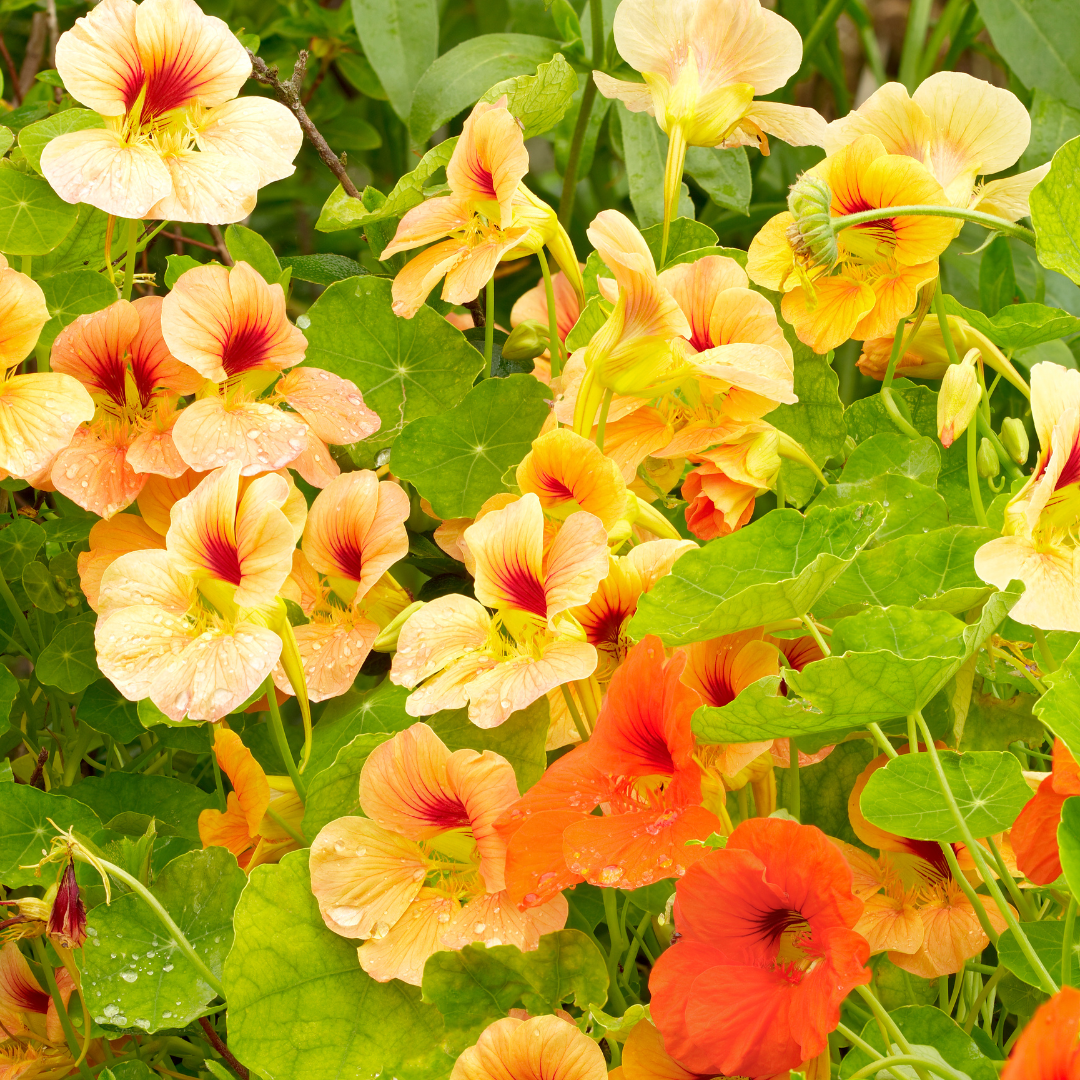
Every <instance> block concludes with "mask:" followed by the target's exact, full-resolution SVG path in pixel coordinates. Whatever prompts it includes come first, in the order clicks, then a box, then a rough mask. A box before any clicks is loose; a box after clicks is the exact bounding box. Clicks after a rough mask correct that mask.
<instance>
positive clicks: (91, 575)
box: [79, 514, 165, 611]
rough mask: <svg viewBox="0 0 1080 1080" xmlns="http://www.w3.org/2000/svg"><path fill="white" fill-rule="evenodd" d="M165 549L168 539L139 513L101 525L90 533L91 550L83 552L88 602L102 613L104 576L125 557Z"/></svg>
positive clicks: (83, 580) (81, 572)
mask: <svg viewBox="0 0 1080 1080" xmlns="http://www.w3.org/2000/svg"><path fill="white" fill-rule="evenodd" d="M164 546H165V539H164V537H162V536H160V535H159V534H158V533H156V532H154V530H153V529H151V528H150V526H149V525H147V524H146V521H145V520H144V519H143V518H141V517H138V516H137V515H135V514H118V515H117V516H116V517H114V518H113V519H112V520H110V521H99V522H97V523H96V524H95V525H94V527H93V528H92V529H91V530H90V550H89V551H83V552H80V553H79V584H80V585H81V586H82V591H83V594H84V595H85V596H86V602H87V603H88V604H89V605H90V606H91V607H92V608H93V609H94V611H99V610H100V608H99V604H98V594H99V592H100V591H101V578H102V575H104V573H105V571H106V570H107V569H108V568H109V567H110V566H111V565H112V564H113V563H114V562H115V561H116V560H117V559H118V558H119V557H120V556H121V555H124V554H126V553H127V552H129V551H142V550H145V549H147V548H163V547H164Z"/></svg>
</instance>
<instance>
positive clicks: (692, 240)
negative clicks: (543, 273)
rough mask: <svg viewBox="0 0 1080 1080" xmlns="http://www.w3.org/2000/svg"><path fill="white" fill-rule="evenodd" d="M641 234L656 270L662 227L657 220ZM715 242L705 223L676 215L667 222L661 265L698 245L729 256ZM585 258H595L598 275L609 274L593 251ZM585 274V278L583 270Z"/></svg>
mask: <svg viewBox="0 0 1080 1080" xmlns="http://www.w3.org/2000/svg"><path fill="white" fill-rule="evenodd" d="M641 237H642V239H643V240H644V241H645V243H646V244H648V245H649V250H650V251H651V252H652V257H653V261H654V262H655V263H656V268H657V270H660V269H662V268H663V267H662V266H661V263H660V249H661V247H662V246H663V242H664V226H663V225H662V224H660V223H657V224H656V225H650V226H648V227H647V228H645V229H642V230H641ZM717 243H718V239H717V236H716V233H715V232H714V231H713V230H712V229H710V228H709V226H708V225H703V224H702V223H701V222H700V221H695V220H694V219H693V218H692V217H677V218H676V219H675V220H674V221H673V222H672V223H671V229H670V231H669V233H668V249H667V257H668V261H667V263H666V264H665V265H666V266H670V265H671V263H672V261H673V260H675V259H677V258H678V257H679V256H680V255H685V254H687V253H688V252H691V251H700V250H701V249H702V248H709V249H710V250H711V249H713V248H715V249H716V250H715V252H714V254H716V255H730V253H731V249H730V248H721V247H716V245H717ZM589 258H590V259H591V260H595V266H596V269H597V272H598V273H599V274H600V275H601V276H603V277H611V271H610V270H609V269H608V267H607V265H606V264H605V263H604V261H603V259H601V258H600V256H599V255H598V254H597V253H596V252H595V251H594V252H591V253H590V254H589ZM589 265H592V264H589ZM585 276H586V280H587V279H588V270H587V269H586V275H585Z"/></svg>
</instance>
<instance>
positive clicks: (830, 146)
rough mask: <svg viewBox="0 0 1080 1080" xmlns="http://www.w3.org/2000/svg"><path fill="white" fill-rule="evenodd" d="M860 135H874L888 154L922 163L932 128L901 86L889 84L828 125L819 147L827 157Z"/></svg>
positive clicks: (893, 83) (927, 119)
mask: <svg viewBox="0 0 1080 1080" xmlns="http://www.w3.org/2000/svg"><path fill="white" fill-rule="evenodd" d="M860 135H876V136H877V137H878V138H879V139H880V140H881V143H882V145H883V146H884V147H885V149H886V150H887V151H888V152H889V153H890V154H903V155H905V156H906V157H913V158H915V159H916V160H918V161H922V162H925V161H926V157H927V153H928V151H929V147H930V138H931V135H932V127H931V123H930V118H929V117H928V116H927V115H926V113H925V112H923V110H922V109H921V108H920V107H919V105H918V104H916V103H915V102H913V101H912V100H911V98H910V97H908V92H907V89H906V88H905V87H904V85H903V84H902V83H896V82H890V83H886V84H885V85H884V86H879V87H878V89H877V90H875V91H874V92H873V93H872V94H871V95H870V96H869V97H868V98H867V99H866V100H865V101H864V102H863V103H862V104H861V105H860V106H859V107H858V108H857V109H855V110H854V111H853V112H849V113H848V114H847V116H842V117H841V118H840V119H839V120H834V121H833V122H832V123H831V124H829V125H828V129H827V131H826V135H825V141H824V143H822V144H821V145H822V146H824V148H825V152H826V153H827V154H835V153H837V152H838V151H839V150H841V149H843V147H845V146H847V145H848V144H849V143H853V142H854V141H855V140H856V139H857V138H858V137H859V136H860Z"/></svg>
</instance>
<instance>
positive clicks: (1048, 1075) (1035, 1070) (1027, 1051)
mask: <svg viewBox="0 0 1080 1080" xmlns="http://www.w3.org/2000/svg"><path fill="white" fill-rule="evenodd" d="M1078 1038H1080V990H1077V989H1075V988H1074V987H1072V986H1063V987H1062V988H1061V989H1060V990H1059V991H1058V992H1057V993H1056V994H1055V995H1054V996H1053V997H1052V998H1051V999H1050V1000H1049V1001H1047V1002H1044V1003H1043V1004H1042V1005H1040V1006H1039V1007H1038V1009H1036V1011H1035V1015H1034V1016H1033V1017H1032V1018H1031V1020H1030V1022H1029V1023H1028V1025H1027V1027H1025V1028H1024V1030H1023V1032H1022V1033H1021V1035H1020V1038H1019V1039H1017V1040H1016V1045H1015V1046H1014V1047H1013V1052H1012V1053H1011V1054H1010V1055H1009V1060H1008V1061H1007V1062H1006V1064H1005V1068H1004V1069H1003V1070H1002V1072H1001V1080H1080V1042H1078Z"/></svg>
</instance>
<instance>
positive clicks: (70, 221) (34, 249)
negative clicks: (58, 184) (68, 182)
mask: <svg viewBox="0 0 1080 1080" xmlns="http://www.w3.org/2000/svg"><path fill="white" fill-rule="evenodd" d="M78 216H79V208H78V207H77V206H73V205H72V204H71V203H66V202H64V200H63V199H61V198H60V196H59V195H57V194H56V193H55V192H54V191H53V189H52V188H51V187H49V182H48V181H47V180H43V179H42V178H41V177H40V176H34V175H32V174H31V173H24V172H19V171H18V170H17V169H0V251H3V252H6V253H7V254H8V255H44V254H45V253H46V252H48V251H52V249H53V248H54V247H56V246H57V245H58V244H59V243H60V241H61V240H63V239H64V237H65V236H67V234H68V233H69V232H70V231H71V228H72V226H73V225H74V224H75V220H76V218H78Z"/></svg>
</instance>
